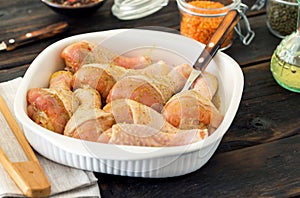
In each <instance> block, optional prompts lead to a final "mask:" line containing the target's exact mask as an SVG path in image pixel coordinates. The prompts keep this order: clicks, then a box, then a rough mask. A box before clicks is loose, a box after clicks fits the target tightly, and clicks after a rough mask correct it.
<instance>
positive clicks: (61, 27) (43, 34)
mask: <svg viewBox="0 0 300 198" xmlns="http://www.w3.org/2000/svg"><path fill="white" fill-rule="evenodd" d="M67 29H68V23H67V22H59V23H55V24H52V25H49V26H47V27H44V28H42V29H39V30H36V31H33V32H28V33H26V34H24V35H22V36H20V37H17V38H10V39H6V40H4V41H2V42H1V43H0V51H1V50H6V51H11V50H14V49H16V48H17V47H20V46H23V45H26V44H29V43H33V42H36V41H39V40H42V39H46V38H49V37H53V36H55V35H58V34H60V33H63V32H65V31H66V30H67Z"/></svg>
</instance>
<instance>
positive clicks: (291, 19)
mask: <svg viewBox="0 0 300 198" xmlns="http://www.w3.org/2000/svg"><path fill="white" fill-rule="evenodd" d="M297 13H298V4H297V0H268V1H267V27H268V29H269V30H270V32H271V33H272V34H274V35H275V36H277V37H279V38H284V37H285V36H287V35H290V34H291V33H292V32H294V31H295V29H296V27H297Z"/></svg>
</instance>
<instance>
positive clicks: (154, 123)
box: [103, 99, 177, 133]
mask: <svg viewBox="0 0 300 198" xmlns="http://www.w3.org/2000/svg"><path fill="white" fill-rule="evenodd" d="M103 110H104V111H105V112H109V113H112V114H113V116H114V118H115V120H116V123H127V124H143V125H147V126H149V127H152V128H155V129H158V130H163V131H165V132H168V133H175V132H176V131H177V128H175V127H174V126H172V125H171V124H169V123H168V122H167V121H166V120H165V119H164V118H163V116H162V115H161V114H160V113H158V112H157V111H155V110H153V109H152V108H150V107H148V106H146V105H143V104H141V103H139V102H136V101H134V100H130V99H118V100H113V101H112V102H110V103H108V104H107V105H105V106H104V108H103Z"/></svg>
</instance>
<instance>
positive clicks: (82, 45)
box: [61, 41, 151, 72]
mask: <svg viewBox="0 0 300 198" xmlns="http://www.w3.org/2000/svg"><path fill="white" fill-rule="evenodd" d="M61 57H62V58H63V60H64V61H65V64H66V69H67V70H69V71H72V72H76V71H77V70H78V69H79V68H80V67H81V66H83V65H85V64H90V63H98V64H114V65H118V66H120V67H124V68H127V69H141V68H145V67H147V66H149V65H150V64H151V59H150V57H148V56H134V57H129V56H122V55H118V54H116V53H115V52H113V51H111V50H109V49H107V48H105V47H104V46H102V45H100V44H98V45H96V44H95V43H92V42H89V41H79V42H75V43H73V44H71V45H68V46H67V47H65V48H64V49H63V50H62V52H61Z"/></svg>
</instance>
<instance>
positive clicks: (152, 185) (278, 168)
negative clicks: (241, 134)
mask: <svg viewBox="0 0 300 198" xmlns="http://www.w3.org/2000/svg"><path fill="white" fill-rule="evenodd" d="M299 144H300V135H297V136H294V137H289V138H286V139H283V140H280V141H276V142H271V143H267V144H262V145H258V146H252V147H249V148H245V149H239V150H236V151H231V152H226V153H221V154H216V155H214V156H213V157H212V158H211V160H210V161H209V162H208V163H207V164H206V165H205V166H204V167H202V168H201V169H200V170H198V171H195V172H193V173H190V174H188V175H184V176H180V177H175V178H165V179H147V178H130V177H121V176H111V175H105V174H97V177H99V178H101V179H100V180H99V184H100V187H101V193H102V197H107V198H108V197H143V198H147V197H149V198H156V197H157V198H160V197H191V198H194V197H296V196H299V195H300V171H299V163H300V151H299V149H298V148H299V146H300V145H299ZM278 148H280V149H278Z"/></svg>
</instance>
